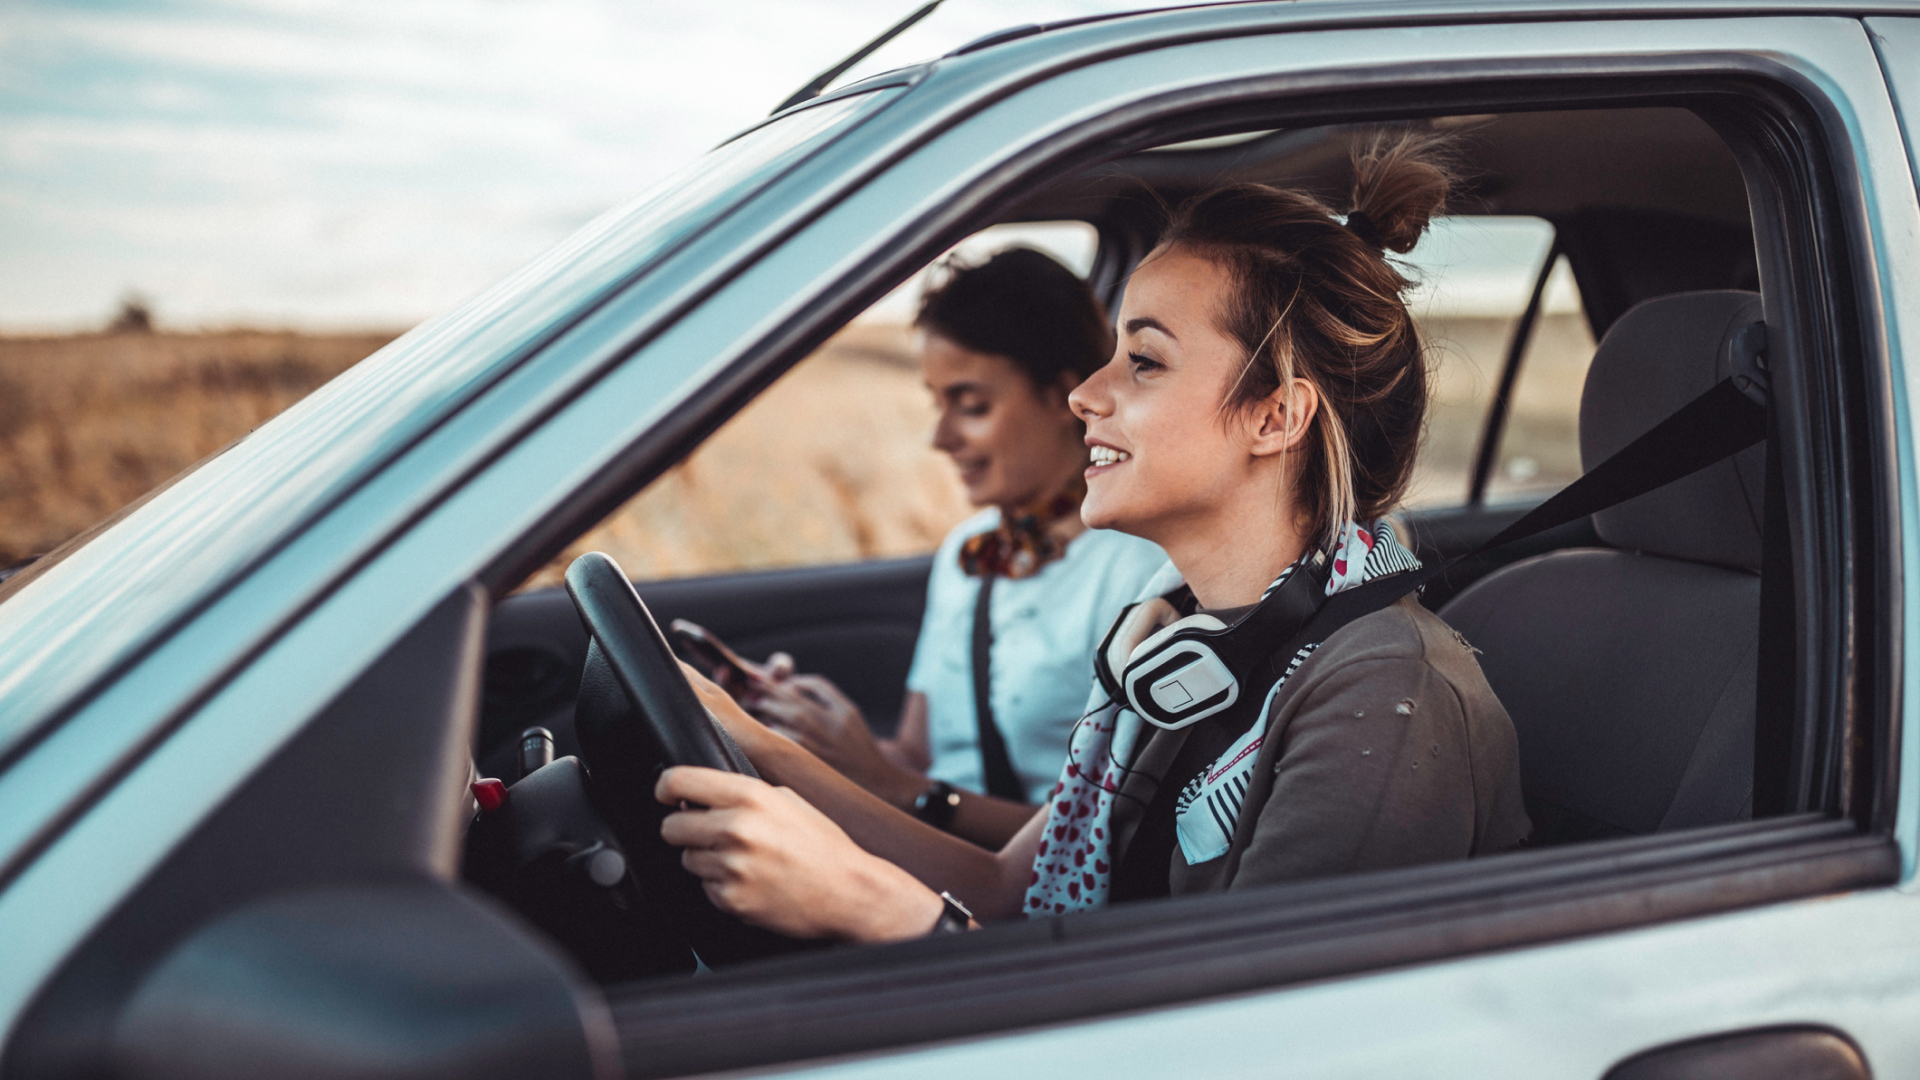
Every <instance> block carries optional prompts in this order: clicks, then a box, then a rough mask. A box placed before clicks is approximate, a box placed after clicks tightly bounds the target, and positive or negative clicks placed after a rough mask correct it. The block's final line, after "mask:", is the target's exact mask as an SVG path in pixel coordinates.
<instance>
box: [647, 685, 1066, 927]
mask: <svg viewBox="0 0 1920 1080" xmlns="http://www.w3.org/2000/svg"><path fill="white" fill-rule="evenodd" d="M682 666H683V667H684V665H682ZM686 670H687V672H688V680H689V681H690V682H691V683H692V684H693V688H694V691H695V693H697V694H698V695H699V696H700V699H701V701H702V703H704V704H705V705H706V706H707V708H709V709H711V710H712V711H713V713H714V715H715V716H716V717H718V718H719V719H720V722H721V723H722V724H724V725H725V726H726V728H727V731H728V733H729V734H731V735H732V736H733V737H734V740H735V741H736V742H738V743H739V744H740V747H741V749H743V750H745V751H746V754H747V757H748V758H749V759H750V760H751V761H752V762H753V765H754V768H755V769H757V770H759V771H760V774H761V776H762V777H764V778H765V779H766V780H767V782H768V783H770V784H774V785H779V786H782V787H786V788H791V789H792V790H793V792H794V793H796V794H798V795H799V796H800V798H802V799H803V800H805V801H806V803H808V804H809V805H811V806H812V807H813V808H815V809H816V810H818V811H819V812H820V813H821V814H823V815H824V816H825V817H826V818H827V819H829V820H830V822H831V823H832V824H834V825H836V826H838V827H839V829H840V830H841V831H842V833H843V834H844V835H845V837H846V838H847V839H848V840H850V841H851V844H849V845H846V848H845V849H844V850H840V851H839V853H838V856H837V857H835V858H827V857H825V856H824V855H822V854H821V852H823V851H825V850H829V849H830V846H826V845H825V842H824V841H819V840H818V838H817V837H812V838H806V837H802V836H800V835H795V836H794V837H793V838H792V839H793V842H794V844H795V846H796V847H797V846H799V845H801V844H802V843H804V844H806V845H808V846H807V850H808V851H810V852H813V853H814V854H815V855H816V856H819V857H818V858H817V859H816V860H815V861H814V862H811V863H808V864H799V865H793V866H788V865H786V864H783V863H778V862H775V861H773V860H771V859H764V858H762V859H755V858H754V857H753V856H752V855H751V854H748V855H740V856H738V858H736V860H735V861H736V862H739V861H742V860H744V861H746V862H751V863H754V864H755V865H756V866H757V867H758V868H757V869H755V870H754V871H753V872H752V874H751V875H749V877H750V878H751V880H755V881H760V882H761V883H762V884H761V886H760V888H761V889H762V891H763V892H765V893H767V894H769V895H784V894H785V893H786V892H787V891H788V890H789V888H790V887H795V888H797V887H798V886H796V885H793V883H792V882H789V881H788V880H787V878H788V876H789V875H792V874H810V875H818V876H822V877H824V878H833V877H836V876H841V875H844V874H851V875H853V877H854V879H856V880H861V881H864V880H866V877H867V876H869V875H866V874H865V872H864V871H860V869H859V868H860V865H861V864H860V860H859V858H858V856H859V855H860V854H861V853H862V849H864V853H866V854H871V855H874V856H878V857H879V858H881V859H883V860H885V861H887V862H889V863H892V864H893V865H894V866H896V867H898V868H900V869H903V870H905V871H906V872H907V873H909V874H911V875H912V876H913V877H914V878H916V879H918V880H919V881H920V882H921V883H923V884H924V885H925V886H926V887H927V888H928V889H930V890H932V891H934V892H939V891H946V892H951V893H952V894H953V895H954V896H956V897H958V898H960V900H961V902H962V903H965V904H966V905H967V906H968V907H970V908H972V909H973V911H974V913H975V914H976V915H978V916H979V917H980V918H982V919H994V918H1008V917H1011V916H1013V915H1017V914H1019V912H1020V910H1021V908H1020V905H1021V903H1022V901H1023V900H1024V898H1025V895H1026V888H1027V879H1028V874H1029V871H1030V870H1031V868H1032V866H1033V856H1034V850H1035V849H1036V848H1037V847H1038V846H1039V841H1040V830H1041V827H1042V826H1043V825H1044V824H1045V820H1046V816H1045V815H1044V814H1042V813H1040V812H1038V811H1028V814H1029V817H1030V819H1031V820H1030V821H1029V822H1028V823H1027V826H1026V827H1025V828H1023V829H1021V830H1020V831H1019V832H1018V834H1017V835H1015V836H1014V837H1013V839H1012V840H1011V841H1010V842H1009V843H1008V844H1006V845H1005V846H1004V847H1003V848H1002V849H1001V850H999V851H997V852H994V851H987V850H985V849H983V848H980V847H977V846H975V845H973V844H970V843H968V842H966V841H965V840H961V839H960V838H958V837H955V836H950V835H948V834H946V833H943V832H941V831H940V830H938V829H935V828H933V827H932V826H930V825H928V824H926V823H925V822H922V821H919V820H917V819H915V818H913V817H910V816H909V815H907V814H905V813H902V812H901V811H899V810H897V809H895V808H893V807H892V806H889V805H887V804H886V803H884V802H882V801H881V800H880V799H878V798H876V797H875V796H873V795H871V794H869V793H868V792H866V791H865V790H863V789H861V788H860V787H859V786H858V785H856V784H854V783H853V782H852V781H850V780H848V779H847V778H846V777H844V776H842V775H840V773H839V772H837V771H836V770H834V769H833V767H832V766H830V765H828V764H827V763H826V762H824V761H821V760H820V759H819V758H817V757H815V756H814V755H812V754H811V753H808V752H807V751H806V750H805V749H804V748H802V747H801V746H799V745H798V744H796V743H794V742H792V741H790V740H788V739H785V738H783V737H781V736H780V735H777V734H775V733H774V732H773V731H771V730H769V729H768V728H767V727H766V726H765V725H764V724H761V723H760V722H759V721H757V720H755V719H754V718H753V717H751V716H749V715H747V713H746V712H745V711H744V710H742V709H741V708H740V706H739V705H738V704H736V703H735V702H734V700H733V699H732V698H731V697H728V696H727V694H726V692H725V691H723V690H721V689H720V688H719V687H718V686H715V685H714V684H713V683H712V682H711V681H709V680H707V679H706V678H705V677H703V676H701V675H700V673H699V672H697V671H694V670H693V669H691V668H687V669H686ZM700 771H701V770H693V769H670V770H668V771H667V773H666V774H664V775H663V776H662V778H661V785H660V788H659V791H658V794H659V796H660V798H661V800H662V801H664V802H668V803H670V804H671V803H673V802H676V801H681V800H685V801H688V802H695V803H702V805H706V806H709V807H711V806H713V804H712V803H707V802H704V801H703V800H702V799H699V798H696V797H695V796H693V795H691V794H688V793H687V792H686V790H685V789H683V787H682V786H681V781H680V780H679V779H677V778H679V777H684V776H686V775H687V774H690V773H698V772H700ZM749 786H751V785H749ZM787 805H789V804H783V803H780V802H777V801H773V800H771V799H756V800H747V801H744V802H742V803H741V804H740V805H739V806H738V807H737V808H735V809H737V810H738V811H739V812H738V813H733V814H731V815H730V816H727V817H726V818H725V819H724V820H722V819H718V818H716V819H710V821H709V825H710V826H712V827H714V828H717V829H718V830H719V831H718V832H713V831H703V832H699V833H697V834H690V835H697V836H698V837H700V838H702V839H703V840H708V841H713V842H714V843H715V844H718V845H719V847H717V848H715V850H726V851H732V850H733V849H732V848H728V847H726V846H725V845H727V844H737V845H744V847H743V848H742V850H745V851H748V852H752V851H765V850H766V847H765V846H766V845H767V844H769V843H772V844H774V846H783V845H784V841H779V842H776V841H772V840H770V839H769V838H771V837H777V836H783V835H785V829H786V828H787V825H786V824H785V822H784V816H783V814H782V813H780V811H781V810H782V808H783V807H785V806H787ZM715 812H716V811H715V810H704V811H701V810H696V811H685V812H683V813H682V814H675V815H673V816H672V817H670V818H669V819H668V820H669V821H672V820H676V819H680V818H683V817H685V816H687V815H688V814H692V815H695V816H699V815H704V814H712V813H715ZM676 828H678V827H676ZM793 828H795V829H798V828H800V826H799V825H798V824H796V825H794V826H793ZM663 834H664V830H663ZM715 837H718V838H719V839H718V840H715ZM668 839H669V841H673V837H671V836H669V837H668ZM688 860H689V861H688V869H689V870H693V871H694V872H695V873H696V874H700V875H701V877H702V880H704V881H708V882H709V884H710V885H711V884H712V883H713V880H714V879H713V878H710V877H708V876H707V875H706V874H701V871H700V870H699V869H697V868H696V867H695V865H694V861H693V860H692V849H690V850H689V855H688ZM702 865H708V864H707V863H705V862H702ZM709 869H711V866H709ZM739 891H740V890H739V889H736V890H735V892H736V893H738V892H739ZM855 891H857V890H855ZM876 895H878V894H876ZM716 902H722V903H723V906H726V902H723V901H721V900H720V899H719V898H718V897H716ZM731 903H732V904H733V905H735V906H729V907H728V910H735V911H736V912H738V913H742V914H743V915H744V914H745V913H746V912H747V911H759V910H762V908H761V907H759V906H757V903H756V902H749V901H748V900H745V899H741V898H740V897H739V896H736V897H735V899H734V900H733V901H732V902H731ZM928 925H931V919H929V922H928ZM845 929H846V932H847V934H848V935H849V936H853V935H854V934H857V933H858V932H860V930H861V928H860V927H858V926H853V925H849V926H848V927H846V928H845ZM856 940H868V939H867V938H863V937H856Z"/></svg>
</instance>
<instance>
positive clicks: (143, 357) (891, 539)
mask: <svg viewBox="0 0 1920 1080" xmlns="http://www.w3.org/2000/svg"><path fill="white" fill-rule="evenodd" d="M1427 331H1428V335H1429V338H1430V340H1431V341H1432V343H1433V345H1434V347H1435V350H1434V359H1435V365H1436V366H1435V382H1434V391H1435V408H1434V412H1433V415H1432V421H1431V423H1430V425H1429V430H1428V442H1427V451H1426V453H1425V455H1424V458H1423V463H1422V468H1421V470H1420V473H1419V475H1418V476H1417V477H1416V481H1415V487H1414V491H1413V497H1414V498H1413V501H1414V502H1415V504H1427V505H1444V504H1447V503H1453V502H1458V501H1460V499H1461V498H1462V497H1463V496H1464V494H1465V491H1466V476H1467V470H1468V469H1469V467H1470V463H1471V460H1472V455H1473V452H1474V446H1475V442H1476V440H1477V438H1478V434H1479V423H1480V421H1481V418H1482V417H1483V416H1484V413H1485V408H1486V402H1487V400H1488V397H1489V395H1490V394H1491V393H1492V390H1493V387H1492V382H1493V380H1494V379H1495V378H1497V372H1498V364H1499V359H1500V357H1501V356H1502V355H1503V353H1504V349H1505V347H1506V345H1505V343H1506V337H1507V327H1506V321H1505V320H1491V319H1455V320H1450V321H1446V322H1439V321H1434V322H1430V323H1429V324H1428V326H1427ZM392 336H393V335H391V334H350V335H302V334H292V333H269V332H260V331H233V332H228V333H212V334H90V335H77V336H72V337H61V338H0V567H4V566H6V565H9V564H11V563H13V562H16V561H19V560H21V559H24V558H27V557H29V556H31V555H35V554H38V553H41V552H45V551H47V550H49V549H51V548H53V547H54V546H56V545H57V544H59V543H60V542H62V541H64V540H65V539H67V538H68V537H70V536H72V535H74V534H76V533H78V532H80V531H81V530H83V529H85V528H87V527H88V526H90V525H92V524H93V523H95V522H97V521H98V520H100V519H101V518H103V517H105V516H107V515H108V514H111V513H112V512H113V511H115V510H116V509H118V508H120V507H121V506H123V505H125V504H126V503H128V502H130V501H132V500H133V499H136V498H138V497H139V496H140V495H142V494H143V493H145V492H146V491H148V490H149V489H151V488H152V487H154V486H155V485H157V484H159V483H160V482H162V481H164V480H166V479H167V478H168V477H170V476H172V475H174V474H176V473H177V472H179V471H180V470H181V469H184V468H186V467H187V466H189V465H191V464H193V463H194V462H195V461H198V460H199V459H201V458H203V457H205V456H206V455H207V454H210V453H212V452H213V451H215V450H217V449H219V448H220V447H221V446H223V445H225V444H226V443H228V442H230V441H232V440H233V439H236V438H238V437H240V436H242V435H244V434H246V433H247V432H248V431H249V430H251V429H252V428H254V427H256V426H258V425H259V424H260V423H262V422H263V421H265V420H266V419H268V418H269V417H271V416H273V415H274V414H275V413H277V412H279V411H280V410H282V409H284V408H286V407H287V406H288V405H290V404H292V403H293V402H294V401H296V400H298V399H299V398H300V397H302V396H303V395H305V394H306V393H308V392H309V391H311V390H312V389H314V388H315V387H317V386H319V385H320V384H321V383H323V382H325V381H326V380H327V379H330V378H332V377H333V376H334V375H336V374H338V373H339V372H341V371H343V370H345V369H346V368H347V367H349V366H351V365H352V364H353V363H355V362H356V361H358V360H359V359H361V358H362V357H364V356H366V355H367V354H368V353H371V352H373V351H374V350H375V349H377V348H379V347H380V346H381V345H383V344H385V343H386V342H387V341H388V340H390V339H391V338H392ZM1536 342H1537V343H1536V345H1535V346H1534V347H1533V348H1532V350H1531V352H1530V354H1529V356H1528V359H1527V369H1526V373H1525V375H1524V376H1523V378H1522V380H1521V383H1520V386H1519V387H1518V390H1517V393H1516V409H1515V412H1514V417H1513V425H1512V436H1511V437H1510V439H1509V446H1508V448H1507V453H1506V454H1505V455H1504V457H1505V458H1506V459H1507V462H1506V465H1503V469H1506V470H1507V471H1505V472H1503V473H1502V476H1501V480H1500V482H1499V483H1497V484H1496V486H1495V488H1494V491H1495V493H1496V494H1499V493H1502V492H1517V491H1521V490H1526V489H1529V488H1538V487H1540V486H1542V485H1551V486H1557V484H1559V483H1564V482H1565V480H1566V479H1570V478H1571V476H1573V475H1577V474H1578V468H1579V463H1578V456H1577V450H1576V449H1575V444H1574V439H1573V430H1574V423H1575V419H1576V417H1575V414H1574V405H1575V403H1577V401H1578V397H1579V382H1578V380H1579V379H1580V378H1582V377H1583V376H1584V372H1585V362H1586V359H1587V358H1588V357H1589V356H1590V355H1591V352H1592V342H1591V339H1589V338H1587V337H1586V333H1585V328H1584V325H1582V323H1581V321H1580V320H1579V319H1578V317H1577V316H1555V317H1551V318H1549V319H1547V320H1545V321H1544V322H1543V324H1542V326H1541V328H1540V332H1539V335H1538V337H1537V339H1536ZM909 348H910V342H909V339H908V336H907V334H906V332H905V330H904V329H903V328H901V327H898V326H893V325H886V324H872V323H856V324H854V325H852V326H850V327H848V328H847V329H846V330H844V331H842V332H841V333H840V334H839V335H838V336H836V337H835V338H834V339H833V340H832V341H830V342H829V343H828V344H827V345H826V346H824V347H823V348H822V349H821V350H820V351H819V352H818V353H816V354H815V355H814V356H813V357H810V358H809V359H807V360H805V361H803V362H802V363H801V364H800V365H799V366H797V367H796V368H795V369H794V370H793V371H792V372H790V373H789V374H788V375H787V376H786V377H785V378H783V379H782V380H781V381H780V382H778V383H776V384H775V385H774V386H773V387H772V389H770V390H769V391H768V392H767V393H766V394H764V395H762V396H761V397H760V398H759V399H758V400H756V401H755V402H753V404H751V405H750V406H749V407H748V408H747V409H745V410H744V411H743V412H742V413H741V414H740V415H739V416H737V417H735V418H734V419H733V420H732V421H730V422H729V423H728V424H727V425H726V426H725V427H723V428H722V429H721V430H720V431H719V432H718V433H717V434H716V435H715V436H714V437H713V438H712V439H710V440H709V441H708V442H707V443H706V444H705V445H703V446H702V447H701V448H700V449H699V451H697V452H696V453H695V454H693V455H692V456H691V457H690V458H688V460H686V461H685V462H682V463H681V464H680V465H679V466H677V467H675V468H674V469H673V470H671V471H670V472H668V473H667V474H666V475H665V476H664V477H662V478H661V479H660V480H659V481H658V482H656V483H655V484H653V485H652V486H651V487H649V488H648V489H647V490H646V491H644V492H641V493H640V494H639V495H637V496H636V497H635V498H633V499H632V500H630V501H629V502H628V503H627V504H626V505H625V506H623V507H621V508H620V509H619V510H617V511H615V512H614V513H613V514H612V515H610V516H609V517H608V518H607V519H606V520H605V521H604V522H602V523H600V524H599V525H598V526H596V527H595V528H593V529H592V530H590V531H589V532H588V533H586V534H585V535H583V536H582V537H581V538H580V539H579V540H578V541H577V542H576V543H575V544H573V545H572V546H571V547H570V548H569V549H568V551H567V552H566V554H565V555H564V556H563V557H562V558H561V559H560V560H556V561H555V562H554V563H553V564H551V565H549V566H548V567H546V568H544V569H542V570H541V571H540V572H539V573H537V574H536V575H535V576H534V577H533V578H532V579H531V580H530V581H529V582H528V583H527V584H528V586H537V585H545V584H552V583H555V582H557V581H558V580H559V577H560V573H561V571H562V569H563V568H564V566H565V562H566V559H567V558H569V557H571V556H572V555H574V554H577V553H578V552H581V551H586V550H591V549H599V550H604V551H607V552H609V553H611V554H612V555H613V556H614V557H615V558H617V559H618V560H619V561H620V562H621V564H622V565H623V566H624V567H626V569H627V570H628V571H629V572H630V573H632V574H633V575H634V576H635V577H639V578H654V577H674V576H682V575H691V574H701V573H712V572H718V571H726V570H740V569H755V568H768V567H776V566H791V565H800V564H810V563H827V562H841V561H847V560H854V559H862V558H871V557H876V556H887V555H904V554H910V553H914V552H920V551H927V550H930V549H931V548H933V547H934V546H935V545H936V544H938V543H939V540H940V538H941V537H942V536H943V535H945V533H946V532H947V530H948V529H950V528H952V527H953V525H954V524H956V523H957V522H958V521H960V520H961V519H962V518H964V517H966V516H967V515H968V514H969V513H971V508H970V507H969V506H967V504H966V500H965V498H964V496H963V495H962V493H961V490H960V488H959V485H958V483H957V482H956V480H955V479H954V476H953V474H952V471H951V469H950V468H949V467H948V465H947V462H946V460H945V458H944V457H943V456H941V455H940V454H938V453H936V452H934V451H933V450H932V449H931V448H930V447H929V446H928V445H927V439H928V435H929V433H930V431H931V429H932V424H933V410H932V406H931V402H930V401H929V399H928V396H927V394H926V391H925V390H924V389H923V388H922V387H921V386H920V380H919V376H918V374H917V373H916V372H915V371H914V368H913V365H912V361H911V357H910V353H909ZM1507 466H1513V467H1512V468H1507Z"/></svg>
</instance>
